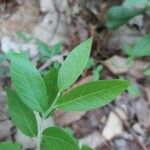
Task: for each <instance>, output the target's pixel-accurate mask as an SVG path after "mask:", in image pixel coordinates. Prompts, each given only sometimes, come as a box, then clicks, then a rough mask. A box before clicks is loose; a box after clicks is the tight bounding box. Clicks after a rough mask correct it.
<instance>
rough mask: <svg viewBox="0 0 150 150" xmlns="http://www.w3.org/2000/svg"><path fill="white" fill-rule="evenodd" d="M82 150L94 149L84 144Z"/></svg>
mask: <svg viewBox="0 0 150 150" xmlns="http://www.w3.org/2000/svg"><path fill="white" fill-rule="evenodd" d="M81 150H92V148H90V147H88V146H86V145H84V146H82V148H81Z"/></svg>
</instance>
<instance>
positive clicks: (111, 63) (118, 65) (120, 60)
mask: <svg viewBox="0 0 150 150" xmlns="http://www.w3.org/2000/svg"><path fill="white" fill-rule="evenodd" d="M103 64H104V65H105V66H106V67H107V68H108V69H109V70H110V71H111V72H112V73H114V74H115V75H119V74H123V73H127V72H128V70H129V68H130V66H131V65H130V64H128V63H127V59H126V58H124V57H120V56H116V55H115V56H113V57H111V58H109V59H107V60H106V61H104V62H103Z"/></svg>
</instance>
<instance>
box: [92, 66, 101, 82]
mask: <svg viewBox="0 0 150 150" xmlns="http://www.w3.org/2000/svg"><path fill="white" fill-rule="evenodd" d="M102 70H103V66H102V65H98V66H97V67H96V68H95V69H94V70H93V71H92V74H93V75H92V78H93V81H97V80H99V79H100V73H101V72H102Z"/></svg>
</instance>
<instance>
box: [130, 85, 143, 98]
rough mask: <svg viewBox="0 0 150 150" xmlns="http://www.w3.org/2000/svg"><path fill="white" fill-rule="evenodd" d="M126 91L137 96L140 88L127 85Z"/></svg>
mask: <svg viewBox="0 0 150 150" xmlns="http://www.w3.org/2000/svg"><path fill="white" fill-rule="evenodd" d="M128 92H129V93H130V94H131V95H132V96H135V97H137V96H139V95H140V89H139V88H138V87H137V86H135V85H130V86H129V87H128Z"/></svg>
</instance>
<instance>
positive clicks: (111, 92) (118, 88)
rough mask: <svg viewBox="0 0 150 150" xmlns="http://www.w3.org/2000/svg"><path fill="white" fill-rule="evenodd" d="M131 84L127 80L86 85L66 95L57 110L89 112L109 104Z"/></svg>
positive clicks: (58, 104)
mask: <svg viewBox="0 0 150 150" xmlns="http://www.w3.org/2000/svg"><path fill="white" fill-rule="evenodd" d="M128 86H129V82H128V81H125V80H101V81H94V82H89V83H85V84H83V85H80V86H79V87H77V88H74V89H73V90H71V91H69V92H68V93H66V94H64V95H63V96H62V97H61V98H60V99H59V100H58V102H57V104H56V108H59V109H63V110H65V111H88V110H92V109H95V108H99V107H102V106H105V105H106V104H109V103H110V102H111V101H112V100H113V99H114V98H115V97H116V96H118V95H120V94H121V93H122V92H123V91H124V90H125V89H126V88H127V87H128Z"/></svg>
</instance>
